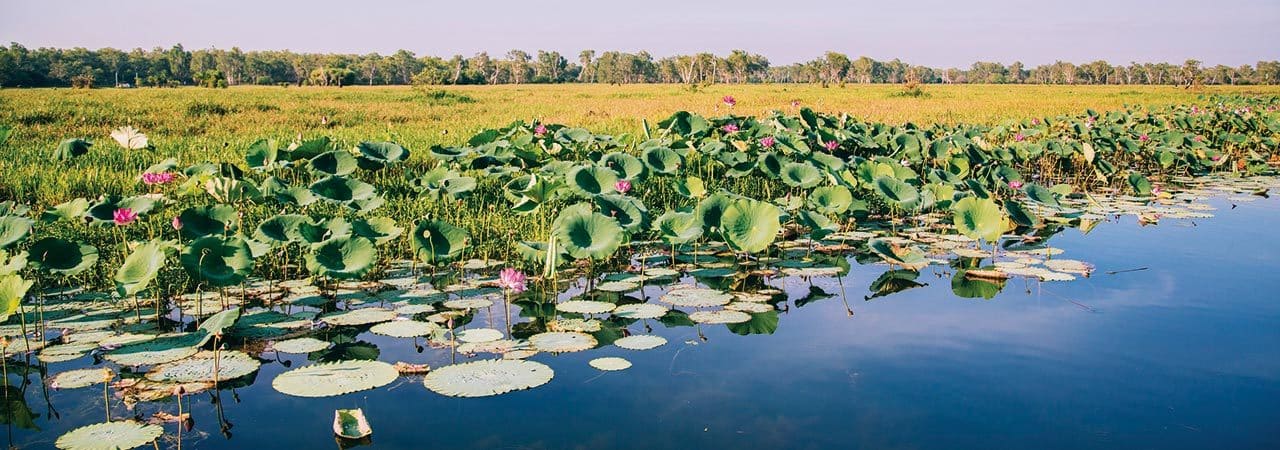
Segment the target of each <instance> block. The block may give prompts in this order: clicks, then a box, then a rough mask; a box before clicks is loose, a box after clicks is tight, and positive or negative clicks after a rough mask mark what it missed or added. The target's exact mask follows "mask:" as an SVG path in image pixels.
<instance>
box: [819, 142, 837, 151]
mask: <svg viewBox="0 0 1280 450" xmlns="http://www.w3.org/2000/svg"><path fill="white" fill-rule="evenodd" d="M822 146H823V147H826V148H827V150H835V149H837V148H840V143H839V142H836V141H827V142H824V143H822Z"/></svg>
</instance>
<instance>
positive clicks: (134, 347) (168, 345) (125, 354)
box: [102, 330, 209, 366]
mask: <svg viewBox="0 0 1280 450" xmlns="http://www.w3.org/2000/svg"><path fill="white" fill-rule="evenodd" d="M208 338H209V333H208V332H206V331H203V330H201V331H197V332H194V333H187V334H179V335H169V336H161V337H157V338H155V339H151V340H147V341H143V342H138V343H134V344H129V345H126V346H123V347H120V348H118V349H115V350H113V351H111V352H108V353H107V354H105V355H102V356H103V358H106V359H107V360H108V361H111V362H114V363H116V364H119V365H122V366H145V365H150V364H163V363H167V362H170V361H177V360H179V359H182V358H186V357H188V356H191V355H194V354H196V352H198V351H200V346H201V345H204V343H205V341H206V340H208Z"/></svg>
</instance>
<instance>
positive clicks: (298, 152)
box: [287, 136, 330, 161]
mask: <svg viewBox="0 0 1280 450" xmlns="http://www.w3.org/2000/svg"><path fill="white" fill-rule="evenodd" d="M329 148H330V145H329V138H328V137H325V136H321V137H318V138H315V139H309V140H305V141H301V142H294V143H292V144H289V151H288V152H287V153H288V156H289V159H291V160H293V161H300V160H304V159H311V158H315V157H316V156H319V155H320V154H321V153H324V152H326V151H329Z"/></svg>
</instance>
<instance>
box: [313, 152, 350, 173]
mask: <svg viewBox="0 0 1280 450" xmlns="http://www.w3.org/2000/svg"><path fill="white" fill-rule="evenodd" d="M310 165H311V170H314V171H316V172H319V173H323V174H326V175H347V174H350V173H351V172H355V170H356V167H357V163H356V157H354V156H351V153H350V152H347V151H344V150H330V151H327V152H324V153H321V154H319V155H316V156H315V157H313V158H311V163H310Z"/></svg>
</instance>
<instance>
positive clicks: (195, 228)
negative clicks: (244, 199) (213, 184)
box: [178, 205, 240, 239]
mask: <svg viewBox="0 0 1280 450" xmlns="http://www.w3.org/2000/svg"><path fill="white" fill-rule="evenodd" d="M178 220H179V221H181V222H182V230H181V232H182V237H184V238H187V239H197V238H201V237H205V236H223V235H226V234H228V233H233V232H235V231H236V229H237V228H238V226H239V224H238V223H239V220H240V214H239V213H237V212H236V209H235V208H233V207H231V206H230V205H208V206H197V207H193V208H187V209H184V210H182V213H180V214H178Z"/></svg>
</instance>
